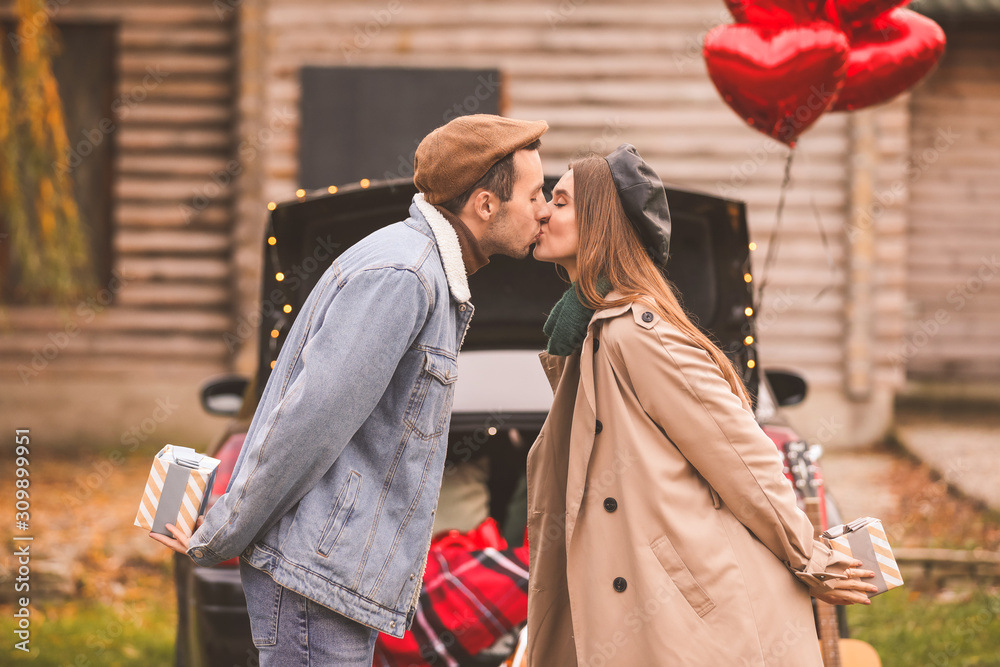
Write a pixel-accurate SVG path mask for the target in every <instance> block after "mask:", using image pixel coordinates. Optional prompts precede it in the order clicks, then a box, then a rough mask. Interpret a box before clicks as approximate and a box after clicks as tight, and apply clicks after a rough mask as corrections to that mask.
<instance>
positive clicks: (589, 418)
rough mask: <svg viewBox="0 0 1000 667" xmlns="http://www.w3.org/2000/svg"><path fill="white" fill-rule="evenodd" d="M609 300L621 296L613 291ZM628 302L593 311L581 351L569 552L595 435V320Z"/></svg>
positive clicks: (572, 449) (570, 474)
mask: <svg viewBox="0 0 1000 667" xmlns="http://www.w3.org/2000/svg"><path fill="white" fill-rule="evenodd" d="M607 298H608V299H616V298H620V295H618V294H617V293H615V292H612V293H610V294H609V295H608V297H607ZM630 308H631V304H625V305H623V306H617V307H615V308H609V309H605V310H599V311H597V312H596V313H594V316H593V317H592V318H591V319H590V325H589V326H588V328H587V337H586V338H585V339H584V341H583V348H582V350H581V352H580V387H579V390H578V391H577V396H576V405H575V408H574V411H573V430H572V434H571V435H570V448H569V465H568V468H567V475H566V549H567V552H568V551H569V546H570V542H571V541H572V539H573V529H574V528H575V527H576V520H577V518H578V517H579V516H580V510H581V509H582V507H583V495H584V491H585V490H586V486H587V473H588V470H589V468H590V458H591V455H592V454H593V451H594V439H595V438H596V437H597V429H596V427H597V417H598V415H597V393H596V387H595V386H594V330H595V329H596V328H597V326H596V325H597V323H598V322H600V321H601V320H605V319H608V318H610V317H617V316H618V315H621V314H622V313H624V312H626V311H628V310H629V309H630Z"/></svg>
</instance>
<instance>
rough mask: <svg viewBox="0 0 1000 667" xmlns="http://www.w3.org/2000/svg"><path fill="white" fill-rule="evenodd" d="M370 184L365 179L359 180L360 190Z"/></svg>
mask: <svg viewBox="0 0 1000 667" xmlns="http://www.w3.org/2000/svg"><path fill="white" fill-rule="evenodd" d="M371 184H372V182H371V181H369V180H368V179H367V178H362V179H361V187H362V188H367V187H368V186H369V185H371Z"/></svg>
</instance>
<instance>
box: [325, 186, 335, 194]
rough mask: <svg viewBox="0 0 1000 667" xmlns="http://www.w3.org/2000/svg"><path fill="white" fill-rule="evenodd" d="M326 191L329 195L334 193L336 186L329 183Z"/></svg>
mask: <svg viewBox="0 0 1000 667" xmlns="http://www.w3.org/2000/svg"><path fill="white" fill-rule="evenodd" d="M326 191H327V192H329V193H330V194H331V195H335V194H337V186H336V185H331V186H330V187H328V188H327V189H326Z"/></svg>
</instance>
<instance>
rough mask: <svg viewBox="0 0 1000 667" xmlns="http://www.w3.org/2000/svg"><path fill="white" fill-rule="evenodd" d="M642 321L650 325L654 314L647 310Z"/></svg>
mask: <svg viewBox="0 0 1000 667" xmlns="http://www.w3.org/2000/svg"><path fill="white" fill-rule="evenodd" d="M642 321H643V322H646V323H647V324H648V323H650V322H652V321H653V313H651V312H649V311H648V310H647V311H646V312H645V313H643V314H642Z"/></svg>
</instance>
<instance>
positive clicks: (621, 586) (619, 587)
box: [611, 577, 628, 593]
mask: <svg viewBox="0 0 1000 667" xmlns="http://www.w3.org/2000/svg"><path fill="white" fill-rule="evenodd" d="M611 585H612V586H614V587H615V590H616V591H618V592H619V593H621V592H622V591H624V590H625V589H626V588H628V582H627V581H625V577H615V581H614V583H613V584H611Z"/></svg>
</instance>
